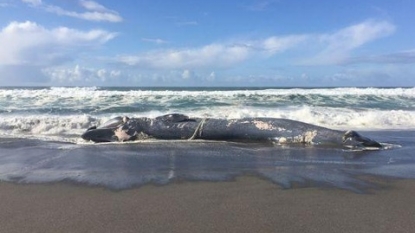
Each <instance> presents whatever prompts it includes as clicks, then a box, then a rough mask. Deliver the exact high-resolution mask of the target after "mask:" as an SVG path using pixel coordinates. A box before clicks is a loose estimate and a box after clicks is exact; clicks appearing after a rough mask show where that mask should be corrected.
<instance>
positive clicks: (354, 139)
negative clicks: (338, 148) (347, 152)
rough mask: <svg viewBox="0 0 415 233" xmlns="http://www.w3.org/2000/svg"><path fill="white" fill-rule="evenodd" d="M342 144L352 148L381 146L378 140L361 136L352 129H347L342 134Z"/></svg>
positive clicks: (378, 147)
mask: <svg viewBox="0 0 415 233" xmlns="http://www.w3.org/2000/svg"><path fill="white" fill-rule="evenodd" d="M343 144H344V145H345V146H347V147H352V148H376V149H380V148H382V145H381V144H380V143H379V142H377V141H375V140H372V139H370V138H367V137H364V136H361V135H360V134H358V133H357V132H356V131H353V130H349V131H347V132H346V133H345V134H344V135H343Z"/></svg>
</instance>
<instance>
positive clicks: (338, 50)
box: [303, 20, 395, 65]
mask: <svg viewBox="0 0 415 233" xmlns="http://www.w3.org/2000/svg"><path fill="white" fill-rule="evenodd" d="M394 31H395V26H394V25H393V24H391V23H389V22H387V21H375V20H368V21H365V22H362V23H359V24H356V25H352V26H350V27H346V28H343V29H341V30H338V31H336V32H334V33H331V34H322V35H318V36H317V40H318V41H317V43H320V44H321V45H322V46H323V50H321V51H320V52H319V53H317V54H316V55H315V56H313V57H312V58H310V59H307V60H305V61H304V62H303V63H304V64H307V65H330V64H339V63H342V62H344V61H345V60H347V59H348V58H349V57H350V55H351V53H352V52H353V51H354V50H355V49H357V48H359V47H361V46H363V45H364V44H367V43H369V42H371V41H373V40H376V39H379V38H381V37H385V36H389V35H391V34H392V33H393V32H394Z"/></svg>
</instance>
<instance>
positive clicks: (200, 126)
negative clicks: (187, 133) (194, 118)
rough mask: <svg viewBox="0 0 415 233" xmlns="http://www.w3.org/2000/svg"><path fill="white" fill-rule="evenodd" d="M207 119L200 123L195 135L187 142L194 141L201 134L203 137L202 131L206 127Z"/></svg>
mask: <svg viewBox="0 0 415 233" xmlns="http://www.w3.org/2000/svg"><path fill="white" fill-rule="evenodd" d="M206 120H207V118H203V119H202V120H201V121H200V123H199V124H198V125H197V127H196V129H195V132H194V133H193V135H192V136H191V137H190V138H188V139H187V140H189V141H190V140H194V139H195V138H196V135H197V134H199V137H200V136H202V130H203V126H204V125H205V122H206Z"/></svg>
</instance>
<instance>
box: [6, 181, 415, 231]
mask: <svg viewBox="0 0 415 233" xmlns="http://www.w3.org/2000/svg"><path fill="white" fill-rule="evenodd" d="M378 182H381V183H382V185H383V186H384V188H382V189H379V190H372V191H371V194H356V193H353V192H350V191H345V190H338V189H333V188H294V189H287V190H283V189H281V188H279V187H278V186H277V185H275V184H272V183H270V182H268V181H265V180H261V179H258V178H255V177H243V178H240V179H238V180H237V181H235V182H217V183H212V182H184V183H175V184H170V185H167V186H161V187H156V186H151V185H148V186H144V187H141V188H136V189H131V190H124V191H117V192H115V191H111V190H107V189H103V188H97V187H86V186H80V185H79V186H78V185H70V184H47V185H35V184H31V185H17V184H10V183H4V182H3V183H0V232H2V233H7V232H19V233H23V232H319V233H321V232H377V233H379V232H388V233H389V232H395V233H396V232H414V231H415V197H414V195H415V181H413V180H399V181H379V180H378Z"/></svg>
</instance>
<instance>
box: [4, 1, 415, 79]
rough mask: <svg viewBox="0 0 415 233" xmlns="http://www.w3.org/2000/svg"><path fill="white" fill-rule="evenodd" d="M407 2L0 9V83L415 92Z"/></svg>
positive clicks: (414, 17)
mask: <svg viewBox="0 0 415 233" xmlns="http://www.w3.org/2000/svg"><path fill="white" fill-rule="evenodd" d="M414 9H415V1H413V0H394V1H390V0H366V1H361V0H359V1H357V0H347V1H346V0H337V1H332V0H320V1H317V0H307V1H300V0H227V1H219V0H210V1H194V0H193V1H191V0H176V1H174V0H171V1H170V0H134V1H133V0H123V1H109V0H97V1H88V0H55V1H52V0H0V85H12V86H15V85H22V86H28V85H37V86H42V85H51V86H68V85H69V86H415V66H414V63H415V26H414V23H413V22H415V14H414V13H413V11H414Z"/></svg>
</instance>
